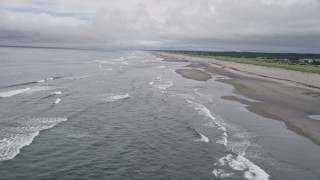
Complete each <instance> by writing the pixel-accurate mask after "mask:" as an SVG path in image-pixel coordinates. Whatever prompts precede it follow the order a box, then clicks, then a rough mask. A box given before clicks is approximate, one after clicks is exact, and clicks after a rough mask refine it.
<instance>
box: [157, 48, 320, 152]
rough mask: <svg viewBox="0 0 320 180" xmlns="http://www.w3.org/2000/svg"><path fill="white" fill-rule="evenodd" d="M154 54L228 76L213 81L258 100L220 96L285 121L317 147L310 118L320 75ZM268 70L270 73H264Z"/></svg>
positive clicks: (319, 93)
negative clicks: (230, 86) (227, 85)
mask: <svg viewBox="0 0 320 180" xmlns="http://www.w3.org/2000/svg"><path fill="white" fill-rule="evenodd" d="M154 54H155V55H156V56H158V57H162V58H163V59H164V61H168V62H190V64H189V65H187V66H186V67H188V68H194V69H201V70H205V71H207V72H210V73H213V74H219V75H223V76H226V77H229V78H230V79H218V80H216V81H218V82H222V83H226V84H229V85H232V86H233V87H234V93H236V94H239V95H241V96H244V97H247V98H250V99H255V100H257V101H256V102H250V101H246V100H245V99H241V98H238V97H234V96H226V97H221V98H223V99H225V100H230V101H237V102H240V103H242V104H245V105H246V109H247V110H248V111H250V112H252V113H255V114H257V115H260V116H262V117H265V118H270V119H274V120H278V121H281V122H284V123H285V125H286V128H287V129H289V130H291V131H293V132H295V133H296V134H299V135H301V136H304V137H306V138H308V139H310V140H311V141H312V142H313V143H314V144H317V145H319V146H320V131H319V130H320V121H319V120H317V119H312V118H311V117H312V116H317V115H320V109H319V108H318V107H320V86H318V84H319V85H320V75H318V74H310V73H301V72H296V71H290V70H282V69H277V68H269V67H260V66H255V65H246V64H240V63H232V62H224V61H218V60H214V59H208V58H198V57H192V56H184V55H176V54H169V53H159V52H155V53H154ZM244 66H249V67H244ZM238 69H241V70H238ZM182 73H184V75H183V74H181V75H182V76H183V77H184V76H187V77H188V78H189V79H193V78H192V72H190V71H189V72H187V75H186V73H185V72H182ZM268 73H270V74H271V75H270V76H269V75H268V76H267V75H266V74H268ZM179 74H180V73H179ZM276 76H279V77H281V78H278V77H276ZM297 77H299V78H297ZM194 80H197V77H196V75H195V78H194ZM311 83H316V85H313V84H311Z"/></svg>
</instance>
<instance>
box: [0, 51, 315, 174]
mask: <svg viewBox="0 0 320 180" xmlns="http://www.w3.org/2000/svg"><path fill="white" fill-rule="evenodd" d="M162 60H163V59H161V58H159V57H156V56H155V55H154V54H152V53H151V52H144V51H94V50H68V49H46V48H9V47H2V48H0V125H1V126H0V179H1V180H2V179H23V180H26V179H30V180H31V179H32V180H35V179H165V180H167V179H184V180H185V179H195V180H198V179H249V180H251V179H257V180H264V179H320V166H319V158H320V156H319V157H317V156H314V155H316V154H318V153H319V152H320V148H319V146H317V145H314V144H313V143H312V142H311V141H310V140H308V139H307V138H304V137H302V136H299V135H297V134H295V133H293V132H291V131H289V130H287V129H286V127H285V125H284V124H283V123H281V122H279V121H275V120H272V119H267V118H264V117H261V116H258V115H256V114H253V113H251V112H249V111H247V110H246V108H245V105H243V104H241V103H239V102H233V101H228V100H224V99H222V98H221V97H222V96H227V95H234V96H239V95H237V94H234V92H233V87H232V86H230V85H228V84H224V83H221V82H218V81H216V80H217V79H225V78H228V77H224V76H221V75H219V74H215V73H212V72H207V73H209V74H210V75H211V76H212V78H211V79H210V80H208V81H207V82H203V81H196V80H191V79H185V78H183V77H182V76H181V75H179V74H177V73H176V72H175V71H176V70H177V69H188V67H185V66H186V65H188V64H189V63H188V62H165V61H162ZM199 70H201V71H204V70H203V69H199ZM242 98H245V97H242ZM248 100H249V101H254V100H252V99H248ZM318 155H320V154H318Z"/></svg>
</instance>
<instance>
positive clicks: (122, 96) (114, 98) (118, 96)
mask: <svg viewBox="0 0 320 180" xmlns="http://www.w3.org/2000/svg"><path fill="white" fill-rule="evenodd" d="M127 98H129V94H128V93H125V94H115V95H111V96H109V97H107V98H106V101H107V102H114V101H118V100H121V99H127Z"/></svg>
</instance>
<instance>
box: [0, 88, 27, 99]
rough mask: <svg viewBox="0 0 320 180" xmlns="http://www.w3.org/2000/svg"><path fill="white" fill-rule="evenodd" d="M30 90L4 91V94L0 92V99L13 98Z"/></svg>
mask: <svg viewBox="0 0 320 180" xmlns="http://www.w3.org/2000/svg"><path fill="white" fill-rule="evenodd" d="M30 90H31V88H24V89H16V90H11V91H6V92H0V98H7V97H11V96H14V95H17V94H21V93H25V92H27V91H30Z"/></svg>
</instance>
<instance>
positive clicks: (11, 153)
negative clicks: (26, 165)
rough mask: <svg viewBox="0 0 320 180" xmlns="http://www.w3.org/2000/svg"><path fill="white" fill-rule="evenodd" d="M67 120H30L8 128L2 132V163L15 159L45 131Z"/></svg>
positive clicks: (0, 152) (0, 144)
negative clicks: (21, 150) (23, 148)
mask: <svg viewBox="0 0 320 180" xmlns="http://www.w3.org/2000/svg"><path fill="white" fill-rule="evenodd" d="M66 120H67V118H59V117H54V118H29V119H28V120H27V122H25V123H23V124H21V125H20V126H18V127H12V128H8V129H7V130H6V131H5V132H0V133H1V134H0V135H1V137H2V139H0V161H5V160H10V159H13V158H14V157H15V156H16V155H18V154H19V153H20V149H21V148H22V147H24V146H28V145H30V144H31V143H32V141H33V139H34V138H35V137H36V136H38V135H39V133H40V132H41V131H43V130H46V129H50V128H53V127H54V126H55V125H57V124H58V123H60V122H63V121H66Z"/></svg>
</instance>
